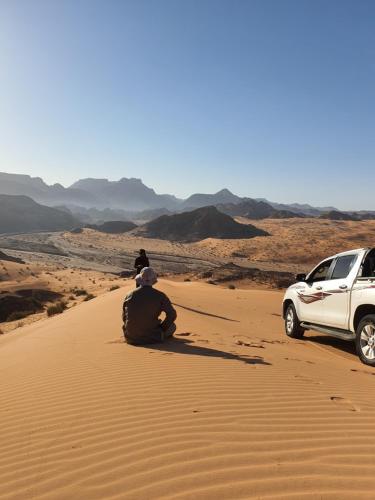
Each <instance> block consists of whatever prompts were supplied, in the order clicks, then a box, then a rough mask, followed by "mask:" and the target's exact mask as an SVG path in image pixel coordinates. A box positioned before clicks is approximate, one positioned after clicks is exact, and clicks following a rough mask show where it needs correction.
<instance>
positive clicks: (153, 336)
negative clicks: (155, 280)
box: [122, 286, 177, 344]
mask: <svg viewBox="0 0 375 500" xmlns="http://www.w3.org/2000/svg"><path fill="white" fill-rule="evenodd" d="M162 312H164V313H165V314H166V318H165V320H164V321H163V322H161V321H160V320H159V316H160V314H161V313H162ZM176 317H177V313H176V311H175V309H174V308H173V306H172V304H171V301H170V300H169V299H168V297H167V296H166V295H165V293H163V292H161V291H160V290H156V289H155V288H152V287H151V286H142V287H140V288H137V289H136V290H133V291H132V292H130V293H128V295H127V296H126V297H125V300H124V305H123V313H122V319H123V321H124V326H123V330H124V335H125V338H126V340H128V341H129V342H130V343H133V344H147V343H150V342H159V341H160V339H161V337H162V335H161V333H162V332H166V331H167V330H168V329H169V327H170V326H171V325H172V324H173V322H174V321H175V319H176Z"/></svg>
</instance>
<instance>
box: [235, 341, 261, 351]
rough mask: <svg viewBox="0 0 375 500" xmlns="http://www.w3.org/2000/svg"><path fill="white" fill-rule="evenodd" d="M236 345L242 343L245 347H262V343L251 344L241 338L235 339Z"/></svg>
mask: <svg viewBox="0 0 375 500" xmlns="http://www.w3.org/2000/svg"><path fill="white" fill-rule="evenodd" d="M236 344H237V345H243V346H245V347H256V348H257V349H264V346H263V345H260V344H253V343H252V342H245V341H243V340H236Z"/></svg>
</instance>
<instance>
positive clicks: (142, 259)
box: [134, 248, 150, 274]
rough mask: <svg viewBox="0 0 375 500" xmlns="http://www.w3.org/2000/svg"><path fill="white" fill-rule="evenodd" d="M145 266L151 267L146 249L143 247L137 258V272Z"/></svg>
mask: <svg viewBox="0 0 375 500" xmlns="http://www.w3.org/2000/svg"><path fill="white" fill-rule="evenodd" d="M144 267H150V262H149V260H148V257H147V255H146V250H145V249H144V248H141V249H140V250H139V256H138V257H137V258H136V259H135V262H134V269H135V270H136V274H140V273H141V271H142V269H143V268H144Z"/></svg>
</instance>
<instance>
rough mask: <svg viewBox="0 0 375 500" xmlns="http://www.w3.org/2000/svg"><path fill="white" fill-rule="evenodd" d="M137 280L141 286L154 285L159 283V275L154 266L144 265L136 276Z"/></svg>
mask: <svg viewBox="0 0 375 500" xmlns="http://www.w3.org/2000/svg"><path fill="white" fill-rule="evenodd" d="M135 281H136V283H137V285H139V286H152V285H155V283H157V281H158V276H157V274H156V272H155V271H154V270H153V269H152V267H144V268H143V269H142V271H141V272H140V273H139V274H137V276H136V277H135Z"/></svg>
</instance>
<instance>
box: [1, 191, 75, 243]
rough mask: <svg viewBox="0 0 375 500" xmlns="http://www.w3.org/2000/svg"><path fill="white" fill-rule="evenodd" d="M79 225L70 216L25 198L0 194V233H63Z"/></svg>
mask: <svg viewBox="0 0 375 500" xmlns="http://www.w3.org/2000/svg"><path fill="white" fill-rule="evenodd" d="M79 224H80V222H79V221H78V220H77V219H76V218H75V217H73V216H72V214H69V213H66V212H62V211H61V210H57V209H56V208H51V207H46V206H43V205H40V204H39V203H36V202H35V201H34V200H32V199H31V198H28V197H27V196H11V195H4V194H0V233H22V232H32V231H65V230H67V229H72V228H74V227H75V226H77V225H79Z"/></svg>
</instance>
